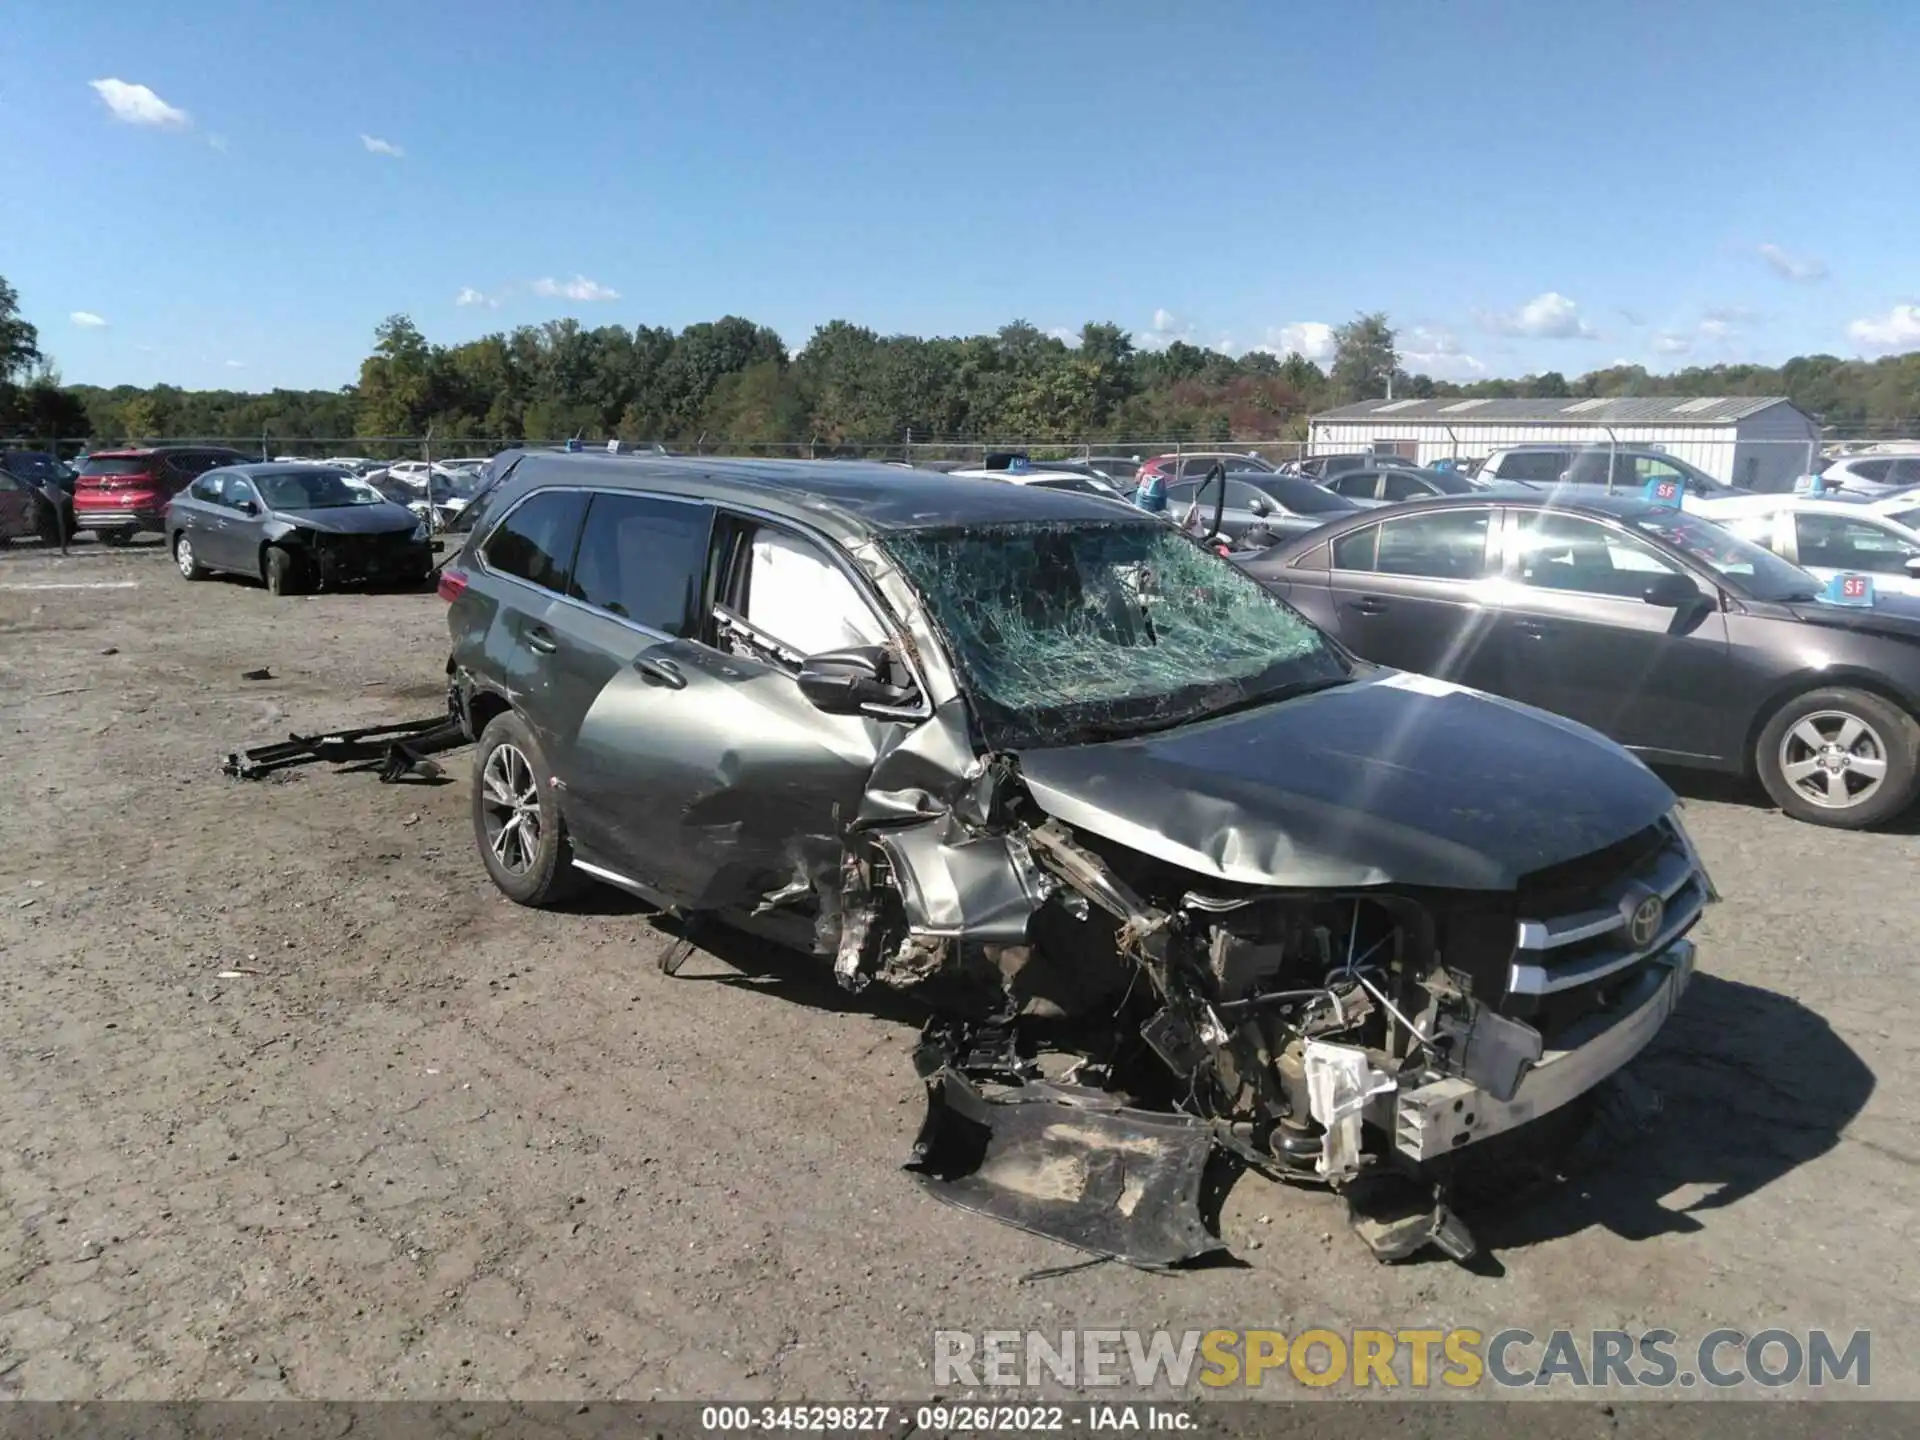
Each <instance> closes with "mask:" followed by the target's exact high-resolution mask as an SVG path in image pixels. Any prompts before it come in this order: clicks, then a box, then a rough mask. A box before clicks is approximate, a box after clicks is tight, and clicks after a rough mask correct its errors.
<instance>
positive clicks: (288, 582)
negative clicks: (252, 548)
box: [265, 545, 301, 595]
mask: <svg viewBox="0 0 1920 1440" xmlns="http://www.w3.org/2000/svg"><path fill="white" fill-rule="evenodd" d="M265 569H266V572H267V590H268V591H269V592H270V593H271V594H274V595H298V594H299V593H300V579H301V576H300V557H299V556H297V555H295V554H294V553H293V552H292V551H291V550H286V549H282V548H281V547H280V546H278V545H269V546H268V547H267V563H266V566H265Z"/></svg>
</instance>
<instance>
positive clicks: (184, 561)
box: [173, 535, 193, 580]
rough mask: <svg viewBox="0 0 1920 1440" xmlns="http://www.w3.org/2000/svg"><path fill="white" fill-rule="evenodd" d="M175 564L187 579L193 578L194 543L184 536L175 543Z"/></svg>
mask: <svg viewBox="0 0 1920 1440" xmlns="http://www.w3.org/2000/svg"><path fill="white" fill-rule="evenodd" d="M173 563H174V564H176V565H178V566H179V567H180V573H181V574H182V575H184V576H186V577H187V579H189V580H191V579H192V578H193V542H192V541H191V540H189V539H187V537H186V536H184V535H182V536H181V537H180V538H179V539H178V540H176V541H174V542H173Z"/></svg>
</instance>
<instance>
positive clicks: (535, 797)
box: [480, 743, 540, 875]
mask: <svg viewBox="0 0 1920 1440" xmlns="http://www.w3.org/2000/svg"><path fill="white" fill-rule="evenodd" d="M480 803H481V807H482V810H483V812H484V814H485V819H486V828H487V845H488V847H489V848H491V849H492V851H493V858H494V860H495V861H496V862H498V864H499V866H500V868H501V869H503V870H505V871H506V872H507V873H508V874H510V875H524V874H526V873H527V872H528V871H529V870H531V869H532V868H533V865H534V861H535V859H536V858H537V857H538V856H539V854H540V790H539V787H538V785H536V784H535V782H534V778H533V767H532V766H531V765H529V764H528V763H527V757H526V755H525V753H524V752H522V751H521V749H520V747H519V746H517V745H513V744H510V743H505V744H500V745H497V746H495V747H494V749H493V753H492V754H490V755H488V756H487V763H486V766H485V767H484V768H483V769H482V771H481V773H480Z"/></svg>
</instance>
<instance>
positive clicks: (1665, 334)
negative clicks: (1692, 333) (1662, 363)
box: [1653, 330, 1693, 355]
mask: <svg viewBox="0 0 1920 1440" xmlns="http://www.w3.org/2000/svg"><path fill="white" fill-rule="evenodd" d="M1691 349H1693V341H1691V340H1689V339H1688V338H1687V337H1686V336H1684V335H1676V334H1674V333H1673V332H1672V331H1671V330H1662V331H1661V332H1660V333H1659V334H1658V335H1656V336H1654V337H1653V351H1654V353H1655V354H1656V355H1684V354H1686V353H1687V352H1688V351H1689V350H1691Z"/></svg>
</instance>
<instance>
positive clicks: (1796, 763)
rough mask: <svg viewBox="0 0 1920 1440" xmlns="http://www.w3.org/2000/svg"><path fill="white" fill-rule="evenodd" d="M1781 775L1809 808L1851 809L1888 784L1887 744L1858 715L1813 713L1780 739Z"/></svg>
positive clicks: (1798, 722) (1825, 712)
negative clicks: (1811, 806) (1814, 806)
mask: <svg viewBox="0 0 1920 1440" xmlns="http://www.w3.org/2000/svg"><path fill="white" fill-rule="evenodd" d="M1780 773H1781V774H1782V775H1783V776H1785V777H1786V781H1787V783H1788V784H1789V785H1791V786H1792V787H1793V788H1794V791H1795V792H1796V793H1797V794H1798V795H1799V796H1800V797H1801V798H1802V799H1804V800H1805V801H1806V802H1807V803H1808V804H1810V805H1818V806H1820V807H1821V808H1822V809H1827V810H1850V809H1852V808H1853V807H1854V806H1855V805H1861V804H1864V803H1865V802H1866V801H1867V800H1868V799H1869V798H1871V797H1872V796H1873V795H1875V794H1876V793H1878V791H1879V789H1880V787H1881V786H1882V785H1884V784H1885V783H1886V779H1887V746H1886V742H1885V741H1884V740H1883V739H1882V738H1881V736H1880V732H1879V731H1877V730H1875V729H1874V728H1873V726H1871V725H1869V724H1868V723H1867V722H1866V721H1864V720H1862V719H1861V718H1860V717H1859V716H1858V715H1853V714H1849V713H1848V712H1847V711H1844V710H1816V711H1815V712H1814V713H1813V714H1811V715H1805V716H1802V717H1801V718H1800V719H1799V720H1797V721H1795V722H1794V723H1793V725H1792V726H1791V727H1790V728H1789V729H1788V730H1787V733H1786V734H1785V735H1782V736H1781V737H1780Z"/></svg>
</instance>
